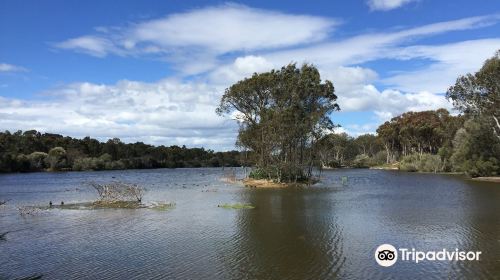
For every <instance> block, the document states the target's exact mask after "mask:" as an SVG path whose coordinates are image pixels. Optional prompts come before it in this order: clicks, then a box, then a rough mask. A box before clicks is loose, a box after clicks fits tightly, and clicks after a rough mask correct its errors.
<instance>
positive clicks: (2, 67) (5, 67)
mask: <svg viewBox="0 0 500 280" xmlns="http://www.w3.org/2000/svg"><path fill="white" fill-rule="evenodd" d="M26 71H28V69H26V68H24V67H21V66H17V65H12V64H7V63H0V72H26Z"/></svg>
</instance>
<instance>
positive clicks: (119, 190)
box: [90, 182, 145, 202]
mask: <svg viewBox="0 0 500 280" xmlns="http://www.w3.org/2000/svg"><path fill="white" fill-rule="evenodd" d="M90 186H92V187H93V188H94V189H95V190H96V191H97V194H98V195H99V200H100V201H104V202H117V201H137V202H141V201H142V197H143V196H144V193H145V189H144V188H143V187H141V186H138V185H136V184H126V183H122V182H112V183H108V184H99V183H90Z"/></svg>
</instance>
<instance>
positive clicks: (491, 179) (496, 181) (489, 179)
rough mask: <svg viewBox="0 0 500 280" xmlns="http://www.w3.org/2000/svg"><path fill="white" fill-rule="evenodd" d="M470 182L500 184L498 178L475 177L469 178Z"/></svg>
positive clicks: (499, 178) (499, 177)
mask: <svg viewBox="0 0 500 280" xmlns="http://www.w3.org/2000/svg"><path fill="white" fill-rule="evenodd" d="M471 180H473V181H479V182H489V183H500V176H488V177H475V178H471Z"/></svg>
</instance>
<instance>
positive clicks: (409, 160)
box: [399, 154, 443, 173]
mask: <svg viewBox="0 0 500 280" xmlns="http://www.w3.org/2000/svg"><path fill="white" fill-rule="evenodd" d="M442 167H443V164H442V161H441V157H440V156H438V155H431V154H411V155H407V156H404V157H403V158H402V159H401V163H400V165H399V169H401V170H403V171H408V172H415V171H420V172H434V173H436V172H438V171H441V170H442Z"/></svg>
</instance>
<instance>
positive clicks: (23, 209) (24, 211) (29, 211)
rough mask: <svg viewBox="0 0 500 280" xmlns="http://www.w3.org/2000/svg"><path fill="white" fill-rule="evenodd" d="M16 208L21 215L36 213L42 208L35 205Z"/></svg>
mask: <svg viewBox="0 0 500 280" xmlns="http://www.w3.org/2000/svg"><path fill="white" fill-rule="evenodd" d="M17 210H19V214H21V216H27V215H36V214H38V213H40V212H41V211H42V209H40V208H39V207H36V206H20V207H18V208H17Z"/></svg>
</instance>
